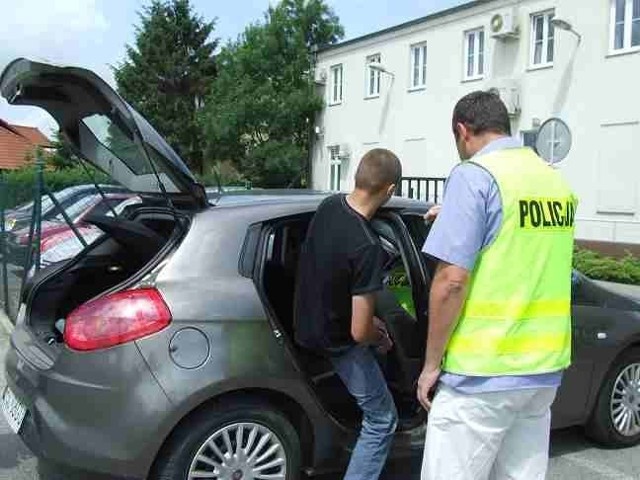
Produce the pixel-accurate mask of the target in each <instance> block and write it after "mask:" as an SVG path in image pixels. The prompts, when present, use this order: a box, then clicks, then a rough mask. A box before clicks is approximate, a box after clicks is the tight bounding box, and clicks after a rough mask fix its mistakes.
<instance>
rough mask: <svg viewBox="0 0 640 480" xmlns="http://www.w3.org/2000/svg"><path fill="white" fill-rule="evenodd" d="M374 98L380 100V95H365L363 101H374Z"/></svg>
mask: <svg viewBox="0 0 640 480" xmlns="http://www.w3.org/2000/svg"><path fill="white" fill-rule="evenodd" d="M376 98H380V94H377V95H367V96H365V97H364V99H365V100H375V99H376Z"/></svg>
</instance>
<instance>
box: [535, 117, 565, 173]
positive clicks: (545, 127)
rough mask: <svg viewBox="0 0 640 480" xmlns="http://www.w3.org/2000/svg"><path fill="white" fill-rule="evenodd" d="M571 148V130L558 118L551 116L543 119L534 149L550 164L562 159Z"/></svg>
mask: <svg viewBox="0 0 640 480" xmlns="http://www.w3.org/2000/svg"><path fill="white" fill-rule="evenodd" d="M569 150H571V130H570V129H569V126H568V125H567V124H566V123H565V122H564V121H563V120H560V119H559V118H556V117H552V118H550V119H548V120H547V121H545V122H544V123H543V124H542V126H541V127H540V130H538V138H537V140H536V151H537V152H538V155H540V156H541V157H542V158H544V159H545V160H546V161H547V162H549V163H550V164H552V165H553V164H556V163H559V162H561V161H562V160H564V159H565V158H566V157H567V155H568V154H569Z"/></svg>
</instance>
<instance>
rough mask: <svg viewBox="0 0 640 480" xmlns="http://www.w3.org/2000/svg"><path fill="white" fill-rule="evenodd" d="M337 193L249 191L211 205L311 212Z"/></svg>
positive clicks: (410, 203)
mask: <svg viewBox="0 0 640 480" xmlns="http://www.w3.org/2000/svg"><path fill="white" fill-rule="evenodd" d="M334 194H335V192H320V191H315V190H295V189H291V190H267V189H265V190H249V191H243V192H233V193H231V194H226V195H222V196H220V197H218V198H216V199H212V200H211V204H212V205H215V206H216V208H220V207H224V208H232V207H234V206H243V207H251V206H256V207H259V208H260V209H268V208H269V206H273V208H274V209H277V210H281V207H283V206H286V205H291V206H292V210H297V209H298V208H297V207H298V206H300V205H301V204H305V205H308V207H309V210H315V209H316V208H317V207H318V205H319V204H320V203H321V202H322V201H323V200H324V199H325V198H327V197H329V196H331V195H334ZM429 206H430V204H429V203H427V202H423V201H418V200H412V199H409V198H404V197H392V198H391V199H390V200H389V202H388V203H387V204H386V205H385V208H391V209H411V210H413V209H415V210H417V211H426V210H427V209H428V207H429Z"/></svg>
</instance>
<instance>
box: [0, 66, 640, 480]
mask: <svg viewBox="0 0 640 480" xmlns="http://www.w3.org/2000/svg"><path fill="white" fill-rule="evenodd" d="M0 92H1V93H2V96H3V97H4V98H6V99H8V101H9V103H10V104H13V105H37V106H41V107H43V108H45V109H47V111H49V112H50V113H51V114H52V115H53V117H54V118H55V119H56V120H57V121H58V123H59V124H60V126H61V128H62V129H63V131H64V132H65V134H66V135H67V136H68V137H69V138H70V140H71V141H73V142H74V143H75V145H76V146H77V148H78V149H79V150H80V151H81V152H83V154H84V155H85V156H86V157H87V158H88V159H90V160H91V161H92V162H93V163H94V164H96V166H98V167H101V168H102V169H103V170H105V171H107V172H109V173H111V175H112V176H114V178H115V179H116V180H117V181H118V182H120V183H122V184H123V185H125V186H127V187H128V188H130V189H131V190H132V191H135V192H138V194H139V195H140V196H141V198H142V199H143V203H142V204H139V205H134V206H133V207H132V208H131V209H130V210H129V211H128V212H126V213H125V214H123V215H122V216H120V217H119V218H110V217H106V216H97V217H95V218H92V219H90V220H88V221H90V222H91V223H92V224H94V225H96V226H98V227H99V228H100V229H101V230H102V231H104V232H105V234H104V235H103V236H102V237H100V239H98V240H96V241H95V242H93V243H92V244H91V245H90V246H89V247H88V248H86V249H84V250H83V251H82V252H81V253H80V254H78V255H77V256H76V257H74V258H73V259H70V260H68V261H66V262H61V263H59V264H56V265H53V266H51V267H49V268H48V269H46V270H42V271H40V272H38V273H36V274H34V275H33V276H31V277H30V278H29V279H28V281H27V283H26V284H25V288H24V291H23V295H22V298H21V307H20V311H19V315H18V319H17V324H16V327H15V330H14V332H13V334H12V337H11V347H10V349H9V351H8V354H7V357H6V372H7V375H6V377H7V381H8V389H7V390H6V391H5V392H4V394H3V401H2V403H3V411H4V412H5V415H6V416H7V418H8V419H9V423H10V425H11V426H12V428H13V429H14V430H15V431H16V432H18V434H19V435H20V437H21V438H22V439H23V441H24V442H25V443H26V445H27V446H28V447H29V448H30V449H31V450H32V451H33V452H34V453H35V454H36V455H37V456H38V457H39V458H41V459H43V460H45V461H46V463H47V464H48V465H55V466H56V467H57V468H59V469H64V470H66V471H67V472H80V475H81V478H97V475H98V474H104V475H108V476H110V477H115V478H130V479H131V478H133V479H143V478H149V479H152V480H160V479H179V480H191V479H196V478H224V479H227V478H231V479H236V480H240V479H251V478H255V479H294V478H298V476H299V473H300V472H301V471H306V472H307V473H309V474H315V473H320V472H326V471H328V470H336V469H340V468H342V466H343V465H344V462H345V461H346V459H347V458H348V451H349V449H350V448H351V446H352V445H353V442H354V438H355V435H356V431H357V427H358V424H359V420H360V418H359V414H358V409H357V408H356V407H355V405H354V403H353V401H352V400H351V397H350V396H349V394H348V393H347V392H346V390H345V388H344V387H343V385H342V383H341V382H340V380H339V379H338V377H337V376H336V375H335V373H334V372H333V370H332V368H331V366H330V364H329V363H328V362H327V361H326V359H324V358H323V357H319V356H317V355H315V354H314V353H312V352H309V351H305V350H303V349H301V348H300V347H299V346H297V345H296V344H294V342H293V341H292V323H293V318H292V304H293V290H294V284H295V275H296V264H297V260H298V256H299V252H300V248H301V245H302V243H303V241H304V238H305V233H306V229H307V227H308V225H309V222H310V220H311V218H312V216H313V214H314V211H315V210H316V208H317V207H318V205H319V203H320V202H321V201H322V199H323V198H325V195H324V194H316V193H304V192H299V193H298V194H284V193H271V194H269V193H268V192H262V193H263V194H262V195H260V194H246V195H233V196H223V197H222V198H221V199H219V201H218V202H217V203H215V204H210V203H208V202H207V200H206V195H205V192H204V190H203V188H202V187H201V186H199V185H198V184H197V183H196V182H195V180H194V177H193V176H192V175H191V174H190V173H189V171H188V170H187V168H186V167H185V165H184V163H183V162H182V161H181V160H180V158H178V156H177V155H176V154H175V153H174V152H173V150H171V148H170V147H169V146H168V145H167V144H166V143H165V141H164V140H163V139H162V138H161V137H160V136H159V135H158V134H157V133H156V132H155V130H153V129H152V127H151V126H150V125H149V124H148V123H147V122H146V121H145V120H144V119H143V118H142V117H141V116H140V115H139V114H137V113H136V112H135V111H133V110H132V109H131V107H129V106H128V105H127V104H126V103H125V102H124V101H123V100H122V99H121V98H120V97H119V96H118V95H117V94H116V93H115V92H114V91H113V90H112V89H111V88H110V87H109V86H108V85H107V84H106V83H105V82H103V81H102V80H101V79H100V78H98V77H97V76H95V75H94V74H93V73H91V72H88V71H86V70H83V69H78V68H61V67H52V66H48V65H43V64H39V63H33V62H29V61H27V60H18V61H15V62H13V63H11V64H10V65H9V66H8V67H7V68H6V70H5V71H4V73H3V74H2V77H0ZM107 147H109V148H107ZM152 165H153V166H152ZM160 184H162V186H163V188H161V187H160ZM162 190H164V191H166V193H165V192H163V191H162ZM168 200H171V201H170V202H169V201H168ZM427 207H428V205H426V204H424V203H420V202H416V201H411V200H406V199H401V198H394V199H392V201H391V202H389V204H388V205H387V206H386V207H385V208H384V209H383V210H382V211H381V212H380V213H379V215H378V216H377V217H376V218H375V219H374V220H373V223H372V225H373V227H374V228H375V230H376V232H378V235H379V236H380V239H381V242H382V244H383V246H384V247H385V250H386V251H387V253H388V262H387V266H386V269H387V272H388V277H387V285H388V286H387V288H386V289H385V290H384V291H383V292H381V293H380V294H379V295H378V299H377V306H376V309H377V314H378V315H379V316H381V317H382V318H384V320H386V322H387V323H388V325H389V330H390V332H391V335H392V336H393V339H394V343H395V348H394V350H393V351H392V352H391V354H390V355H389V359H388V365H387V375H388V381H389V384H390V388H391V390H392V392H393V395H394V397H395V400H396V404H397V406H398V410H399V414H400V417H401V422H400V425H399V429H398V433H397V435H396V439H395V443H394V448H393V452H392V455H393V456H396V457H397V456H405V455H410V454H411V453H412V452H415V451H421V448H422V442H423V440H424V433H425V428H424V411H423V410H421V409H420V408H418V406H417V404H416V402H415V389H414V383H415V378H416V375H417V373H418V372H419V371H420V368H421V366H422V360H423V358H424V353H425V352H424V348H425V341H424V340H425V335H426V329H427V324H428V318H427V301H428V298H427V292H428V291H429V286H430V278H431V273H432V271H433V264H432V262H431V261H430V260H429V259H428V258H425V257H423V256H422V254H421V253H420V248H419V247H420V246H421V245H422V243H423V242H424V240H425V237H426V235H427V233H428V230H427V226H426V225H425V223H424V221H423V218H422V215H423V214H424V213H425V212H426V210H427ZM573 294H574V299H573V302H574V306H573V313H574V339H575V341H574V347H573V348H574V362H573V365H572V366H571V368H569V369H568V370H567V372H566V374H565V378H564V383H563V386H562V387H561V389H560V392H559V395H558V398H557V401H556V403H555V405H554V411H553V423H554V426H555V427H565V426H569V425H586V426H587V432H588V433H589V435H591V436H593V437H594V438H596V439H598V440H599V441H601V442H603V443H605V444H608V445H632V444H635V443H637V442H638V441H639V440H640V426H639V423H638V417H639V416H640V395H639V393H640V391H639V388H638V387H639V385H638V383H639V379H640V375H639V373H640V314H639V313H638V306H639V305H638V302H637V301H636V300H634V299H629V298H625V297H622V296H618V295H615V294H613V293H611V292H608V291H606V290H604V289H603V288H601V287H599V286H598V285H596V284H594V283H593V282H591V281H590V280H589V279H587V278H584V277H582V276H581V275H579V274H576V275H575V277H574V292H573ZM64 478H68V477H64ZM100 478H102V477H100Z"/></svg>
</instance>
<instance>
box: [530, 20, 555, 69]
mask: <svg viewBox="0 0 640 480" xmlns="http://www.w3.org/2000/svg"><path fill="white" fill-rule="evenodd" d="M554 16H555V12H553V11H550V12H545V13H539V14H536V15H532V16H531V66H532V67H534V68H536V67H548V66H550V65H553V53H554V52H553V50H554V43H553V42H554V37H555V29H554V27H553V24H552V23H551V20H553V17H554Z"/></svg>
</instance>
